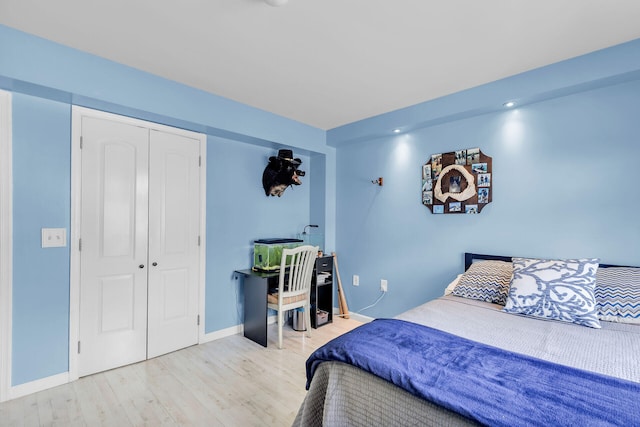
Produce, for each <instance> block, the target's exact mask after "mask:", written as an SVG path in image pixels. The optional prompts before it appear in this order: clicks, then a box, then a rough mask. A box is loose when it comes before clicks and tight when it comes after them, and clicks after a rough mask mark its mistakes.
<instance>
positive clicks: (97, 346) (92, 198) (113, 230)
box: [78, 117, 149, 376]
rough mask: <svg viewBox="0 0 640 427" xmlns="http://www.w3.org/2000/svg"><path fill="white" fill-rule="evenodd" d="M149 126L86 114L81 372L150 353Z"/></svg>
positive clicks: (81, 292)
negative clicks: (148, 339)
mask: <svg viewBox="0 0 640 427" xmlns="http://www.w3.org/2000/svg"><path fill="white" fill-rule="evenodd" d="M148 153H149V130H148V129H145V128H142V127H137V126H132V125H128V124H123V123H119V122H115V121H110V120H103V119H96V118H90V117H83V118H82V185H81V187H82V190H81V191H82V194H81V197H82V207H81V215H82V219H81V222H82V225H81V227H82V237H81V239H82V240H81V242H82V247H81V251H80V254H81V255H80V256H81V268H80V284H81V285H80V316H79V317H80V331H79V337H80V343H79V346H80V347H81V348H79V364H78V374H79V375H80V376H83V375H88V374H91V373H94V372H99V371H104V370H107V369H111V368H114V367H117V366H122V365H127V364H130V363H135V362H138V361H141V360H145V358H146V356H147V339H146V338H147V270H148V266H147V248H148V239H147V236H148V234H147V229H148V212H149V209H148V194H149V192H148V170H149V155H148Z"/></svg>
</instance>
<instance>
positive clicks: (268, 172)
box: [262, 150, 305, 197]
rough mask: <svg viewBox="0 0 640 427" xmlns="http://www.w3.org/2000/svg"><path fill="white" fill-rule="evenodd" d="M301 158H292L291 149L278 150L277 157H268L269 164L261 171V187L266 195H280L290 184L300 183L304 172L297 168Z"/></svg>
mask: <svg viewBox="0 0 640 427" xmlns="http://www.w3.org/2000/svg"><path fill="white" fill-rule="evenodd" d="M301 164H302V160H300V159H298V158H296V159H294V158H293V151H292V150H279V151H278V157H275V156H271V157H269V164H268V165H267V167H266V168H264V172H263V173H262V187H263V188H264V194H266V195H267V196H278V197H280V196H282V193H284V190H286V189H287V187H289V186H291V185H300V184H302V182H301V181H300V177H301V176H304V174H305V172H304V171H301V170H298V166H300V165H301Z"/></svg>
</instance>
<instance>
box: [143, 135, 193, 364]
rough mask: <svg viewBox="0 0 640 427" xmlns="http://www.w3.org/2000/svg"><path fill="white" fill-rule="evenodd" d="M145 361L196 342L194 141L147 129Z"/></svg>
mask: <svg viewBox="0 0 640 427" xmlns="http://www.w3.org/2000/svg"><path fill="white" fill-rule="evenodd" d="M150 149H151V150H150V168H149V179H150V187H149V264H150V265H149V293H148V295H149V318H148V348H147V352H148V353H147V355H148V357H149V358H151V357H155V356H159V355H161V354H165V353H168V352H171V351H174V350H178V349H180V348H184V347H187V346H190V345H193V344H197V342H198V323H197V321H198V284H199V247H198V235H199V228H200V226H199V221H200V172H199V155H200V143H199V141H198V140H195V139H191V138H188V137H185V136H179V135H175V134H171V133H167V132H160V131H156V130H151V134H150Z"/></svg>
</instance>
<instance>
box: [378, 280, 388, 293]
mask: <svg viewBox="0 0 640 427" xmlns="http://www.w3.org/2000/svg"><path fill="white" fill-rule="evenodd" d="M380 290H381V291H382V292H387V280H386V279H380Z"/></svg>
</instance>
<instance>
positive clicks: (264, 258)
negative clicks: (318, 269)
mask: <svg viewBox="0 0 640 427" xmlns="http://www.w3.org/2000/svg"><path fill="white" fill-rule="evenodd" d="M303 244H304V241H303V240H301V239H259V240H256V241H254V242H253V269H254V270H256V271H265V272H271V271H279V270H280V261H281V260H282V250H283V249H292V248H297V247H298V246H301V245H303Z"/></svg>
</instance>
